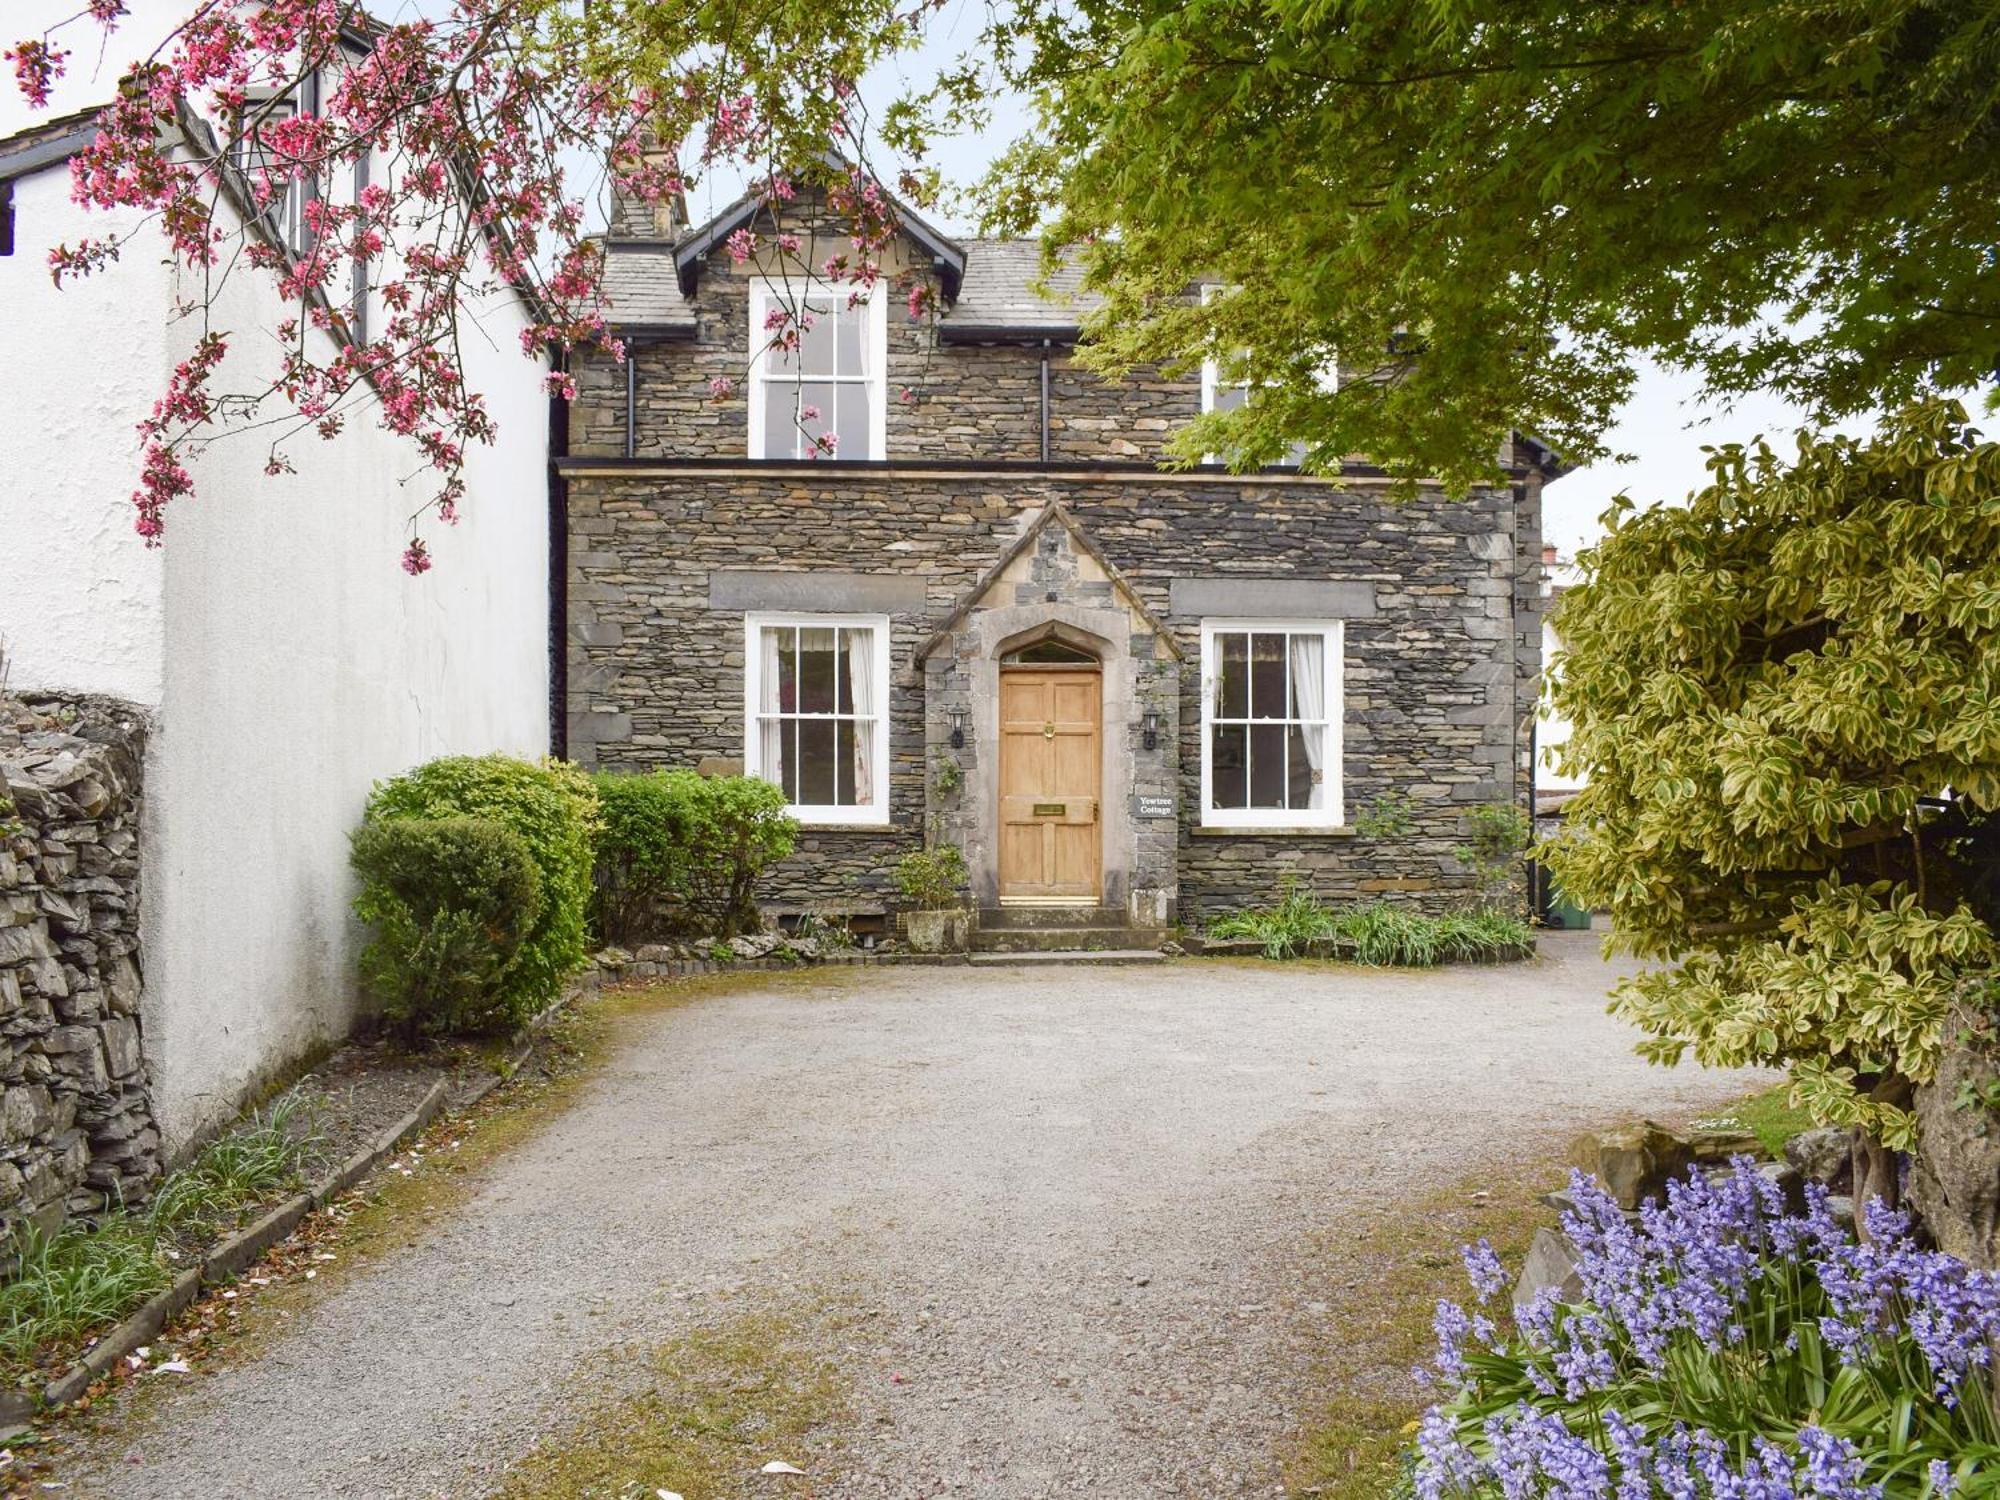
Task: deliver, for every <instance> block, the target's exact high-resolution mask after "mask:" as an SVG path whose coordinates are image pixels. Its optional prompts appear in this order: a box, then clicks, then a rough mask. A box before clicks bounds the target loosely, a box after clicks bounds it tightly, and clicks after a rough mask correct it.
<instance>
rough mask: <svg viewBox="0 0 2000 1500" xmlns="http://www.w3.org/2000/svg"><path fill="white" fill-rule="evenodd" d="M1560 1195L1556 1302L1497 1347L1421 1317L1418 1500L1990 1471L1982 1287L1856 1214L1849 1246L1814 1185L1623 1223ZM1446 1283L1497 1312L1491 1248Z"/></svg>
mask: <svg viewBox="0 0 2000 1500" xmlns="http://www.w3.org/2000/svg"><path fill="white" fill-rule="evenodd" d="M1571 1192H1572V1197H1573V1203H1574V1207H1573V1208H1572V1210H1571V1211H1570V1212H1569V1213H1567V1214H1566V1215H1565V1216H1564V1221H1563V1227H1564V1230H1565V1232H1566V1233H1567V1234H1568V1235H1569V1238H1570V1241H1571V1243H1572V1245H1573V1246H1574V1248H1575V1250H1576V1269H1577V1275H1578V1278H1579V1279H1580V1281H1581V1282H1582V1285H1583V1289H1584V1291H1583V1297H1582V1298H1581V1299H1580V1300H1579V1301H1577V1302H1575V1303H1573V1304H1568V1305H1564V1304H1559V1303H1557V1302H1555V1301H1554V1299H1553V1296H1552V1294H1544V1295H1543V1296H1541V1297H1539V1298H1537V1299H1536V1300H1535V1301H1534V1302H1533V1303H1532V1304H1530V1305H1529V1306H1527V1307H1524V1308H1523V1309H1522V1310H1521V1312H1520V1314H1519V1315H1518V1330H1519V1331H1518V1333H1516V1334H1515V1335H1514V1336H1513V1337H1511V1338H1505V1339H1503V1338H1501V1337H1500V1336H1499V1335H1498V1334H1497V1333H1496V1331H1495V1330H1494V1329H1493V1326H1492V1324H1491V1323H1490V1322H1489V1321H1488V1320H1487V1319H1485V1318H1484V1317H1481V1316H1479V1315H1477V1314H1474V1313H1468V1312H1466V1311H1465V1310H1463V1309H1461V1308H1458V1307H1456V1306H1454V1305H1453V1304H1451V1303H1449V1302H1445V1303H1440V1304H1439V1306H1438V1310H1437V1316H1436V1319H1435V1324H1434V1326H1435V1329H1436V1332H1437V1334H1438V1343H1439V1353H1438V1357H1437V1360H1436V1362H1435V1366H1434V1370H1433V1371H1432V1376H1433V1379H1434V1381H1435V1383H1436V1385H1437V1386H1438V1388H1439V1389H1440V1391H1441V1392H1442V1393H1443V1397H1444V1399H1443V1400H1442V1401H1441V1402H1440V1403H1439V1404H1438V1405H1436V1406H1433V1407H1432V1408H1431V1410H1430V1411H1429V1412H1428V1413H1427V1414H1426V1416H1425V1418H1424V1421H1423V1424H1422V1427H1421V1430H1420V1432H1419V1436H1418V1439H1417V1444H1416V1452H1415V1455H1414V1460H1415V1473H1414V1489H1415V1494H1416V1496H1417V1497H1418V1500H1516V1497H1520V1500H1656V1497H1664V1500H1934V1497H1941V1496H1944V1495H1949V1494H1953V1493H1955V1492H1956V1491H1957V1490H1958V1489H1959V1487H1960V1485H1961V1484H1962V1483H1963V1482H1964V1481H1966V1480H1967V1479H1968V1477H1969V1476H1975V1475H1976V1476H1979V1478H1980V1479H1981V1480H1982V1481H1983V1483H1981V1484H1974V1485H1973V1488H1972V1490H1971V1491H1970V1492H1971V1493H1983V1492H1985V1485H1987V1484H1992V1483H1993V1479H1992V1478H1990V1477H1988V1476H1989V1474H1992V1475H2000V1470H1995V1469H1992V1468H1991V1467H1990V1465H1989V1464H1988V1461H1987V1460H1986V1458H1985V1456H1984V1455H1985V1454H1986V1453H1990V1452H1992V1451H1994V1449H1995V1447H1996V1446H2000V1421H1996V1418H1995V1413H1994V1407H1993V1402H1992V1399H1991V1396H1990V1394H1989V1393H1988V1391H1987V1389H1986V1382H1985V1381H1984V1380H1983V1379H1980V1378H1977V1377H1978V1376H1980V1375H1983V1373H1984V1371H1985V1370H1986V1368H1987V1366H1988V1364H1989V1362H1990V1360H1991V1351H1992V1347H1993V1342H1994V1340H1995V1339H1996V1338H2000V1277H1996V1276H1995V1275H1993V1274H1991V1273H1987V1272H1981V1271H1975V1270H1973V1269H1971V1268H1969V1267H1968V1266H1966V1265H1965V1264H1964V1263H1962V1262H1960V1261H1958V1260H1955V1259H1953V1258H1952V1257H1951V1256H1948V1255H1945V1254H1942V1253H1940V1252H1938V1251H1933V1250H1925V1249H1922V1248H1920V1247H1919V1246H1918V1245H1917V1244H1916V1243H1915V1242H1914V1241H1913V1240H1912V1239H1911V1237H1910V1233H1909V1225H1908V1222H1907V1220H1906V1219H1905V1218H1904V1217H1902V1216H1900V1215H1897V1214H1895V1213H1893V1212H1890V1211H1888V1210H1886V1209H1884V1208H1882V1206H1881V1205H1880V1204H1876V1203H1871V1204H1870V1205H1868V1208H1867V1213H1868V1220H1867V1227H1868V1231H1869V1243H1867V1244H1865V1245H1863V1244H1858V1243H1857V1242H1856V1241H1855V1239H1854V1237H1853V1236H1852V1235H1851V1234H1850V1233H1849V1232H1848V1231H1847V1230H1846V1229H1844V1228H1843V1227H1842V1226H1841V1225H1840V1224H1839V1223H1837V1222H1836V1220H1835V1219H1834V1216H1833V1214H1832V1211H1831V1209H1830V1206H1829V1204H1828V1201H1827V1199H1826V1196H1825V1194H1824V1193H1822V1192H1820V1191H1819V1190H1818V1189H1808V1202H1807V1207H1806V1211H1805V1212H1804V1213H1802V1214H1796V1215H1791V1214H1787V1213H1786V1211H1785V1204H1784V1202H1783V1199H1782V1196H1781V1195H1780V1193H1779V1191H1778V1189H1777V1188H1776V1186H1775V1185H1774V1184H1773V1183H1772V1182H1771V1181H1770V1180H1769V1179H1768V1178H1766V1177H1764V1176H1763V1175H1762V1174H1760V1173H1759V1172H1758V1171H1757V1170H1756V1169H1755V1167H1754V1165H1753V1164H1752V1163H1751V1162H1749V1161H1748V1160H1739V1161H1737V1162H1735V1163H1734V1164H1733V1165H1732V1167H1731V1169H1730V1170H1729V1171H1728V1172H1726V1173H1722V1174H1719V1175H1718V1176H1717V1177H1716V1178H1715V1179H1713V1180H1710V1179H1708V1178H1706V1177H1703V1176H1700V1175H1696V1176H1692V1177H1689V1178H1688V1179H1687V1180H1685V1181H1682V1182H1677V1183H1674V1184H1673V1185H1671V1186H1670V1187H1669V1189H1668V1195H1667V1201H1666V1202H1665V1203H1664V1204H1659V1205H1650V1206H1648V1207H1647V1208H1645V1209H1643V1210H1641V1212H1640V1213H1639V1214H1638V1215H1637V1216H1636V1217H1635V1218H1628V1217H1627V1216H1626V1215H1625V1214H1624V1213H1622V1212H1621V1211H1620V1210H1619V1209H1618V1207H1617V1205H1616V1204H1615V1203H1613V1202H1612V1201H1611V1199H1610V1198H1609V1197H1608V1196H1607V1195H1606V1194H1605V1193H1604V1192H1603V1191H1602V1190H1601V1189H1600V1188H1598V1186H1597V1185H1596V1184H1595V1183H1594V1182H1593V1181H1591V1180H1590V1179H1588V1178H1586V1177H1583V1176H1582V1175H1580V1174H1579V1175H1576V1176H1574V1177H1573V1178H1572V1180H1571ZM1465 1264H1466V1271H1467V1273H1468V1275H1469V1276H1470V1278H1471V1281H1472V1285H1473V1289H1474V1291H1475V1293H1476V1294H1477V1296H1478V1299H1479V1301H1480V1303H1482V1304H1484V1303H1487V1302H1490V1301H1492V1300H1493V1299H1494V1298H1495V1297H1497V1296H1499V1295H1500V1293H1501V1291H1502V1290H1503V1289H1504V1287H1505V1285H1506V1275H1505V1272H1504V1270H1503V1269H1502V1267H1501V1265H1500V1262H1499V1259H1498V1257H1497V1256H1496V1255H1495V1254H1494V1253H1493V1249H1492V1246H1490V1245H1488V1244H1487V1243H1486V1242H1485V1241H1481V1242H1480V1243H1479V1244H1477V1245H1473V1246H1469V1247H1468V1248H1467V1249H1466V1251H1465ZM1475 1341H1476V1343H1477V1345H1479V1346H1481V1347H1480V1349H1479V1351H1478V1357H1477V1358H1472V1357H1470V1354H1471V1351H1472V1349H1473V1345H1474V1343H1475ZM1968 1377H1974V1378H1970V1379H1968Z"/></svg>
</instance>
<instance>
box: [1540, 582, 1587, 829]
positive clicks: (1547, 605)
mask: <svg viewBox="0 0 2000 1500" xmlns="http://www.w3.org/2000/svg"><path fill="white" fill-rule="evenodd" d="M1549 575H1550V576H1548V577H1547V578H1546V579H1545V581H1544V583H1543V587H1542V603H1543V613H1542V672H1543V675H1544V676H1545V677H1547V678H1548V679H1550V680H1553V679H1555V678H1556V677H1558V676H1560V675H1561V672H1562V662H1561V661H1560V659H1559V657H1560V654H1561V652H1562V650H1563V642H1562V636H1561V635H1560V634H1558V633H1557V631H1556V627H1555V625H1554V623H1553V622H1552V621H1551V619H1550V615H1551V614H1552V613H1553V612H1554V606H1555V604H1556V602H1557V601H1558V600H1559V599H1560V598H1561V597H1562V595H1563V592H1564V591H1565V590H1566V589H1569V588H1571V587H1573V586H1574V585H1576V584H1577V583H1579V582H1581V581H1582V574H1581V573H1580V572H1579V571H1578V570H1577V566H1576V564H1575V563H1556V564H1553V565H1552V567H1551V568H1550V569H1549ZM1570 733H1571V726H1570V722H1569V720H1568V719H1567V718H1566V717H1564V716H1563V715H1562V714H1560V713H1558V712H1557V711H1556V710H1555V708H1554V707H1553V706H1552V705H1551V704H1550V702H1549V698H1548V693H1547V691H1546V689H1544V691H1543V694H1542V699H1541V702H1540V703H1539V704H1538V705H1537V707H1536V710H1535V754H1536V758H1537V760H1538V761H1539V764H1538V765H1537V766H1536V767H1535V786H1536V787H1537V788H1538V789H1539V790H1541V791H1544V792H1567V791H1576V790H1577V789H1579V788H1580V787H1582V786H1583V784H1584V780H1585V778H1583V777H1581V776H1572V775H1568V774H1565V773H1564V772H1561V771H1558V770H1557V769H1556V764H1557V759H1558V757H1557V752H1558V750H1559V749H1560V748H1561V747H1562V746H1564V745H1566V744H1568V743H1569V737H1570Z"/></svg>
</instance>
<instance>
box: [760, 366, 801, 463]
mask: <svg viewBox="0 0 2000 1500" xmlns="http://www.w3.org/2000/svg"><path fill="white" fill-rule="evenodd" d="M798 403H799V388H798V387H797V386H795V385H793V384H792V383H791V382H790V381H789V380H771V381H766V382H765V384H764V451H763V452H762V453H760V454H758V455H757V456H758V457H759V458H797V457H798V456H799V446H798V445H799V427H798V415H799V405H798Z"/></svg>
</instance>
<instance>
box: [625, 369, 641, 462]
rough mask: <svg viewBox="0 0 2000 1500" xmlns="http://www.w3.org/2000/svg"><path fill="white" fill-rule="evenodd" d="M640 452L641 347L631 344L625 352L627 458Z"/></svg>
mask: <svg viewBox="0 0 2000 1500" xmlns="http://www.w3.org/2000/svg"><path fill="white" fill-rule="evenodd" d="M638 452H639V346H638V344H636V343H630V344H628V346H627V347H626V350H625V456H626V457H627V458H632V457H635V456H636V455H637V454H638Z"/></svg>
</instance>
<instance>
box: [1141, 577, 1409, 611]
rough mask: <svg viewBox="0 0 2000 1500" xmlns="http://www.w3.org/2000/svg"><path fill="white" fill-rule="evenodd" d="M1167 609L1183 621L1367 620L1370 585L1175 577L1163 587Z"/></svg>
mask: <svg viewBox="0 0 2000 1500" xmlns="http://www.w3.org/2000/svg"><path fill="white" fill-rule="evenodd" d="M1167 605H1168V608H1169V609H1171V610H1172V611H1173V613H1174V615H1175V617H1176V618H1178V619H1184V620H1189V619H1203V618H1215V617H1224V618H1231V617H1233V618H1238V619H1258V618H1261V617H1265V616H1268V617H1270V618H1272V619H1286V620H1372V619H1373V618H1375V585H1374V584H1372V583H1355V582H1352V581H1349V580H1345V579H1334V578H1175V579H1172V580H1170V581H1169V582H1168V585H1167Z"/></svg>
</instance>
